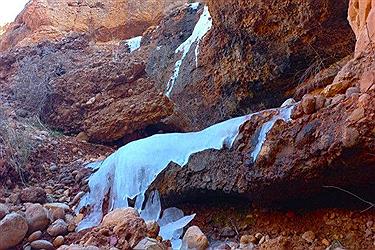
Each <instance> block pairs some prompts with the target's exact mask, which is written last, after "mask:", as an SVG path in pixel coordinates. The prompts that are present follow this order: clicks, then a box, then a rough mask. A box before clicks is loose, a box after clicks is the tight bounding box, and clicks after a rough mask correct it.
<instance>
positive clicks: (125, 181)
mask: <svg viewBox="0 0 375 250" xmlns="http://www.w3.org/2000/svg"><path fill="white" fill-rule="evenodd" d="M293 108H294V105H289V106H285V107H281V108H278V109H273V111H277V112H278V113H277V115H275V116H274V117H273V118H272V119H271V120H270V121H268V122H266V123H265V124H264V125H263V126H262V128H261V131H260V133H259V136H258V141H257V144H256V147H255V149H254V151H253V152H252V153H251V156H252V158H253V160H254V161H255V160H256V158H257V157H258V154H259V152H260V151H261V149H262V146H263V144H264V142H265V141H266V137H267V133H268V132H269V131H270V130H271V129H272V127H273V125H274V124H275V122H276V121H277V120H280V119H281V120H284V121H289V120H290V116H291V112H292V110H293ZM255 114H258V113H255ZM255 114H250V115H246V116H242V117H237V118H233V119H230V120H227V121H224V122H222V123H219V124H216V125H213V126H211V127H209V128H207V129H205V130H202V131H198V132H190V133H171V134H159V135H154V136H151V137H148V138H145V139H141V140H138V141H134V142H131V143H129V144H127V145H125V146H123V147H122V148H120V149H119V150H118V151H116V152H115V153H113V154H112V155H110V156H109V157H108V158H107V159H106V160H104V161H103V162H102V163H101V165H100V166H99V167H98V168H97V171H96V172H95V173H94V174H93V175H92V176H91V177H90V179H89V187H90V190H91V191H90V192H89V193H87V194H86V195H85V196H84V197H83V198H82V199H81V202H80V204H79V206H78V207H77V210H78V211H79V210H80V209H81V208H82V207H86V206H90V214H88V216H87V217H86V218H84V219H83V220H82V221H81V223H80V224H79V226H78V228H77V230H78V231H79V230H83V229H86V228H90V227H93V226H96V225H98V224H99V223H100V221H101V219H102V216H103V214H102V207H103V202H104V199H105V197H106V195H107V194H109V209H110V210H113V209H116V208H122V207H128V199H135V198H136V202H135V207H136V208H137V209H138V211H140V212H141V216H142V217H144V218H145V219H146V220H157V219H158V218H159V216H160V212H161V205H160V198H159V194H158V192H154V193H151V196H150V198H149V200H148V201H147V202H146V205H145V208H144V210H142V209H141V208H142V205H143V203H144V200H145V198H144V197H145V192H146V191H147V189H148V187H149V186H150V185H151V184H152V182H153V181H154V180H155V179H156V178H157V176H158V175H159V174H160V173H161V172H162V171H163V170H164V169H165V168H166V167H167V166H168V165H169V163H171V162H174V163H176V164H178V165H179V166H181V167H184V166H185V165H186V164H187V163H188V161H189V158H190V156H191V155H192V154H195V153H198V152H202V151H204V150H208V149H216V150H220V149H222V148H223V147H227V148H230V147H231V146H232V144H233V143H234V141H235V139H236V137H237V135H238V132H239V128H240V126H241V125H242V124H243V123H244V122H246V121H247V120H249V119H251V117H252V116H253V115H255ZM94 167H95V168H96V167H97V166H95V165H94ZM168 213H169V212H167V213H166V214H167V215H168ZM163 216H164V215H163ZM175 217H181V216H175ZM163 218H164V217H162V218H161V219H160V220H161V222H162V224H163V223H166V224H170V225H169V226H168V227H167V228H163V230H161V231H162V232H165V233H163V234H165V235H172V236H173V235H174V234H175V233H176V232H175V231H176V230H173V232H171V231H170V230H171V229H170V228H172V227H173V228H177V226H180V225H182V224H185V223H188V222H187V221H188V219H189V218H190V219H192V218H193V217H188V218H185V217H181V218H177V221H176V220H174V221H171V220H167V219H165V218H164V219H163ZM163 221H168V223H167V222H163ZM161 227H163V225H161ZM180 228H182V227H180ZM173 239H174V237H173ZM177 239H178V238H176V240H177ZM177 243H178V242H177Z"/></svg>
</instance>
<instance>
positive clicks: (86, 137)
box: [77, 132, 89, 142]
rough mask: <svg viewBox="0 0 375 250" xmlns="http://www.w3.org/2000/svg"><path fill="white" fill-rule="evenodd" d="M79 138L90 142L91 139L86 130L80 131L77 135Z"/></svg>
mask: <svg viewBox="0 0 375 250" xmlns="http://www.w3.org/2000/svg"><path fill="white" fill-rule="evenodd" d="M77 140H79V141H83V142H88V141H89V137H88V136H87V134H86V133H85V132H80V133H79V134H78V135H77Z"/></svg>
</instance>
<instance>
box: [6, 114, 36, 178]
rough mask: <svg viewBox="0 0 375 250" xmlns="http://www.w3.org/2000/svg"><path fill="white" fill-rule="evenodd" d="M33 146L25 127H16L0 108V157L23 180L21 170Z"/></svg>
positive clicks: (22, 170)
mask: <svg viewBox="0 0 375 250" xmlns="http://www.w3.org/2000/svg"><path fill="white" fill-rule="evenodd" d="M33 147H34V143H33V140H32V138H31V133H30V131H29V129H28V128H27V127H22V128H16V127H15V126H14V125H13V124H11V123H10V121H9V119H8V118H7V117H6V115H5V113H4V111H3V110H1V109H0V158H1V159H5V162H6V164H7V165H8V166H10V167H11V168H12V169H14V170H15V171H16V172H17V173H18V174H19V176H20V178H21V180H22V181H23V182H24V178H23V172H24V169H25V166H26V164H27V162H28V160H29V156H30V154H31V152H32V149H33Z"/></svg>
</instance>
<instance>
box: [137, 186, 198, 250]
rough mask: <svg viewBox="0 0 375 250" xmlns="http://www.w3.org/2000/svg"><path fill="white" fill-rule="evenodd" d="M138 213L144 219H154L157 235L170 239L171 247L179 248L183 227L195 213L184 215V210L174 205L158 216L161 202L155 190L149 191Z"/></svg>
mask: <svg viewBox="0 0 375 250" xmlns="http://www.w3.org/2000/svg"><path fill="white" fill-rule="evenodd" d="M142 200H143V198H142ZM140 214H141V217H142V218H143V219H144V220H145V221H156V222H157V223H158V224H159V226H160V232H159V235H160V236H161V237H163V239H166V240H170V241H171V243H172V248H173V249H180V248H181V245H182V241H181V239H180V238H181V236H182V233H183V228H184V227H185V226H187V225H188V224H189V223H190V222H191V221H192V220H193V219H194V217H195V214H193V215H189V216H184V212H183V211H182V210H181V209H178V208H175V207H172V208H167V209H165V210H164V212H163V216H162V217H160V214H161V202H160V196H159V192H157V191H153V192H151V194H150V197H149V198H148V200H147V202H146V205H145V207H144V209H143V210H141V211H140Z"/></svg>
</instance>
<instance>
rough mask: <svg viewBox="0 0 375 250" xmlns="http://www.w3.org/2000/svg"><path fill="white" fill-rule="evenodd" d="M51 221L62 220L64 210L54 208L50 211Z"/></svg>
mask: <svg viewBox="0 0 375 250" xmlns="http://www.w3.org/2000/svg"><path fill="white" fill-rule="evenodd" d="M51 216H52V220H53V221H55V220H57V219H64V218H65V210H64V209H62V208H56V209H54V210H52V211H51Z"/></svg>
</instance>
